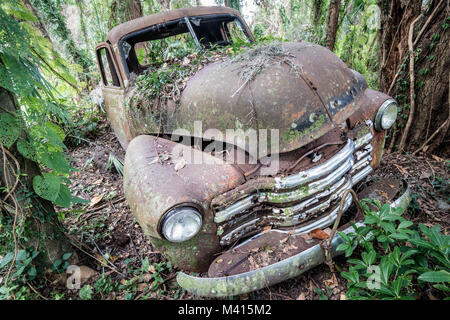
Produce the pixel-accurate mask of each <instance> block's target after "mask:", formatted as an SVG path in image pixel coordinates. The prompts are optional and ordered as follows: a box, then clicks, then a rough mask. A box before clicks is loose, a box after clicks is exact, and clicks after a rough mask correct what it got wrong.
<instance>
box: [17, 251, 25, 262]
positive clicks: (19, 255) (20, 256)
mask: <svg viewBox="0 0 450 320" xmlns="http://www.w3.org/2000/svg"><path fill="white" fill-rule="evenodd" d="M27 257H28V253H27V251H26V250H23V249H21V250H19V251H18V252H17V256H16V261H23V260H25V259H26V258H27Z"/></svg>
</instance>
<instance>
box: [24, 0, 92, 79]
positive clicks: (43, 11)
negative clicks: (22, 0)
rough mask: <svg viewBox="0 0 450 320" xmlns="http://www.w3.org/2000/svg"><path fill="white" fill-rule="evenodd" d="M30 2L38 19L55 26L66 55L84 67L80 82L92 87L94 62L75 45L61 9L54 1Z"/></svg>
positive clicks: (32, 0) (33, 0)
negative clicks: (91, 71) (91, 67)
mask: <svg viewBox="0 0 450 320" xmlns="http://www.w3.org/2000/svg"><path fill="white" fill-rule="evenodd" d="M29 2H30V4H32V5H33V7H34V8H35V13H36V15H37V17H42V18H44V20H45V21H46V22H47V23H49V24H50V25H52V26H53V28H54V34H56V36H57V37H58V38H59V41H60V43H61V44H62V45H63V49H64V51H65V53H66V55H68V56H69V57H71V58H72V61H73V62H74V63H76V64H79V65H80V66H81V67H82V69H83V72H82V73H81V74H79V75H78V77H79V78H80V80H82V81H86V84H87V87H89V86H92V79H91V77H90V66H91V64H92V62H91V61H90V60H89V59H88V57H87V56H86V55H85V54H84V52H83V51H82V50H80V49H79V48H78V47H77V46H76V45H75V41H74V40H73V37H72V34H71V32H70V31H69V29H68V28H67V25H66V21H65V19H64V17H63V15H62V14H61V12H60V11H59V8H58V7H57V6H56V5H55V3H54V2H53V1H52V0H39V1H38V0H29Z"/></svg>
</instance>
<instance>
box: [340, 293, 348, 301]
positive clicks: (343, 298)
mask: <svg viewBox="0 0 450 320" xmlns="http://www.w3.org/2000/svg"><path fill="white" fill-rule="evenodd" d="M339 299H340V300H347V298H346V297H345V294H344V293H341V296H340V297H339Z"/></svg>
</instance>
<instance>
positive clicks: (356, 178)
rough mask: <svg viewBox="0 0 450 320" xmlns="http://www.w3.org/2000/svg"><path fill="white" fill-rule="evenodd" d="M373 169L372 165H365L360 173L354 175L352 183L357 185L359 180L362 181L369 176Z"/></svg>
mask: <svg viewBox="0 0 450 320" xmlns="http://www.w3.org/2000/svg"><path fill="white" fill-rule="evenodd" d="M372 171H373V169H372V167H371V166H368V167H365V168H364V169H362V170H361V171H359V172H358V173H356V174H355V175H354V176H352V184H353V185H355V184H357V183H358V182H360V181H361V180H362V179H364V178H365V177H366V176H368V175H369V174H370V173H371V172H372Z"/></svg>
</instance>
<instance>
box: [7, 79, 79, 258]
mask: <svg viewBox="0 0 450 320" xmlns="http://www.w3.org/2000/svg"><path fill="white" fill-rule="evenodd" d="M16 110H17V103H16V101H15V99H14V96H13V95H12V94H11V93H10V92H8V91H7V90H6V89H4V88H1V87H0V113H3V112H9V113H14V112H15V111H16ZM21 136H22V137H25V133H24V132H22V133H21ZM5 149H6V148H5ZM6 150H7V152H9V153H10V154H12V155H13V157H14V158H15V159H16V160H17V163H18V165H19V166H20V173H21V174H24V175H23V176H21V177H20V180H19V183H18V184H17V187H16V188H15V189H14V192H13V193H12V194H11V196H10V197H7V198H6V196H7V194H6V193H0V214H2V215H10V216H11V217H12V218H14V216H15V215H17V219H16V220H17V221H23V220H22V219H20V218H25V219H27V221H28V222H27V223H29V230H30V234H27V238H28V239H27V241H26V242H21V241H20V239H17V246H18V248H20V247H22V246H23V247H29V246H32V247H35V248H36V249H37V248H40V249H41V252H42V249H44V250H43V251H44V253H45V254H44V255H42V256H41V258H42V260H41V262H42V263H44V264H45V265H51V264H53V262H55V261H56V260H57V259H60V258H61V256H62V255H63V254H64V253H67V252H72V251H73V249H72V248H71V246H70V244H69V242H68V241H67V239H66V238H65V236H64V233H63V227H62V226H61V224H60V223H59V222H58V220H57V217H56V214H55V213H54V212H55V210H54V208H53V205H52V203H51V202H49V201H47V200H44V199H42V198H39V197H31V198H30V196H29V194H30V193H29V191H30V190H33V187H32V184H33V178H34V176H36V175H39V174H40V170H39V167H38V165H37V164H36V163H35V162H33V161H31V160H29V159H26V158H24V157H23V156H22V155H21V154H20V153H19V152H18V151H17V148H16V146H15V144H14V145H12V146H11V148H9V149H6ZM0 163H1V165H0V186H1V187H6V186H9V190H11V189H12V187H13V185H14V184H15V181H16V176H17V166H16V163H15V161H14V160H12V159H11V157H10V156H8V155H7V156H6V157H5V159H4V158H3V152H2V150H0ZM13 197H14V199H15V201H16V202H17V204H18V207H17V210H16V208H15V207H16V206H15V203H14V200H13Z"/></svg>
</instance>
